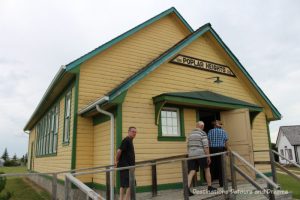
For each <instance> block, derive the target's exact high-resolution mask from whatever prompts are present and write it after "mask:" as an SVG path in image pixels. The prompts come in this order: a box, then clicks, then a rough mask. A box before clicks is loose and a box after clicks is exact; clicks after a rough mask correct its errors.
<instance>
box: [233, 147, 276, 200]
mask: <svg viewBox="0 0 300 200" xmlns="http://www.w3.org/2000/svg"><path fill="white" fill-rule="evenodd" d="M235 159H239V160H240V161H241V162H242V163H243V164H245V165H246V166H247V167H248V168H250V169H251V170H253V171H254V172H255V173H256V174H258V175H259V176H260V177H261V178H263V179H264V180H265V181H266V182H267V188H268V189H267V190H266V189H265V188H262V187H261V186H260V185H259V184H258V183H257V182H256V181H255V180H254V179H253V178H252V177H250V176H249V175H247V174H246V173H245V172H244V171H243V170H241V168H240V167H238V166H237V165H236V164H235V163H236V162H235ZM230 172H231V181H232V189H233V190H234V191H236V190H237V181H236V172H238V173H239V174H240V175H241V176H242V177H244V178H245V179H246V180H247V181H248V182H249V183H251V184H252V185H253V186H254V187H255V188H256V189H258V190H260V191H262V194H264V195H265V196H266V197H267V198H269V199H270V200H275V196H274V189H280V187H279V185H277V184H276V183H275V182H274V181H272V180H271V179H269V178H268V177H267V176H266V175H264V174H263V173H261V172H260V171H258V170H257V169H256V168H255V167H254V166H253V165H252V164H250V163H249V162H248V161H247V160H245V159H244V158H243V157H242V156H240V155H239V154H237V153H236V152H234V151H231V152H230ZM233 194H234V193H233ZM234 198H235V196H234V195H233V199H234Z"/></svg>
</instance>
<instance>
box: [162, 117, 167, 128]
mask: <svg viewBox="0 0 300 200" xmlns="http://www.w3.org/2000/svg"><path fill="white" fill-rule="evenodd" d="M161 125H162V126H165V125H167V119H166V118H161Z"/></svg>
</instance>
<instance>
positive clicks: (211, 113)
mask: <svg viewBox="0 0 300 200" xmlns="http://www.w3.org/2000/svg"><path fill="white" fill-rule="evenodd" d="M198 119H199V120H201V121H203V122H204V124H205V126H204V131H205V132H206V133H208V131H209V130H210V129H213V128H214V126H213V124H212V122H213V121H215V120H220V111H216V110H199V112H198Z"/></svg>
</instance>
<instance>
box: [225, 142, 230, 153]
mask: <svg viewBox="0 0 300 200" xmlns="http://www.w3.org/2000/svg"><path fill="white" fill-rule="evenodd" d="M225 148H226V151H229V150H230V149H229V146H228V140H226V141H225Z"/></svg>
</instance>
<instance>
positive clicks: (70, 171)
mask: <svg viewBox="0 0 300 200" xmlns="http://www.w3.org/2000/svg"><path fill="white" fill-rule="evenodd" d="M181 157H187V154H182V155H176V156H169V157H163V158H156V159H152V160H143V161H137V162H136V163H137V164H144V163H148V162H149V163H151V162H157V161H160V160H169V159H173V158H181ZM108 167H114V165H102V166H97V167H87V168H79V169H72V170H64V171H56V172H34V173H17V174H16V173H6V174H0V177H15V176H31V175H52V174H64V173H72V172H79V171H90V170H95V169H101V168H108Z"/></svg>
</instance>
